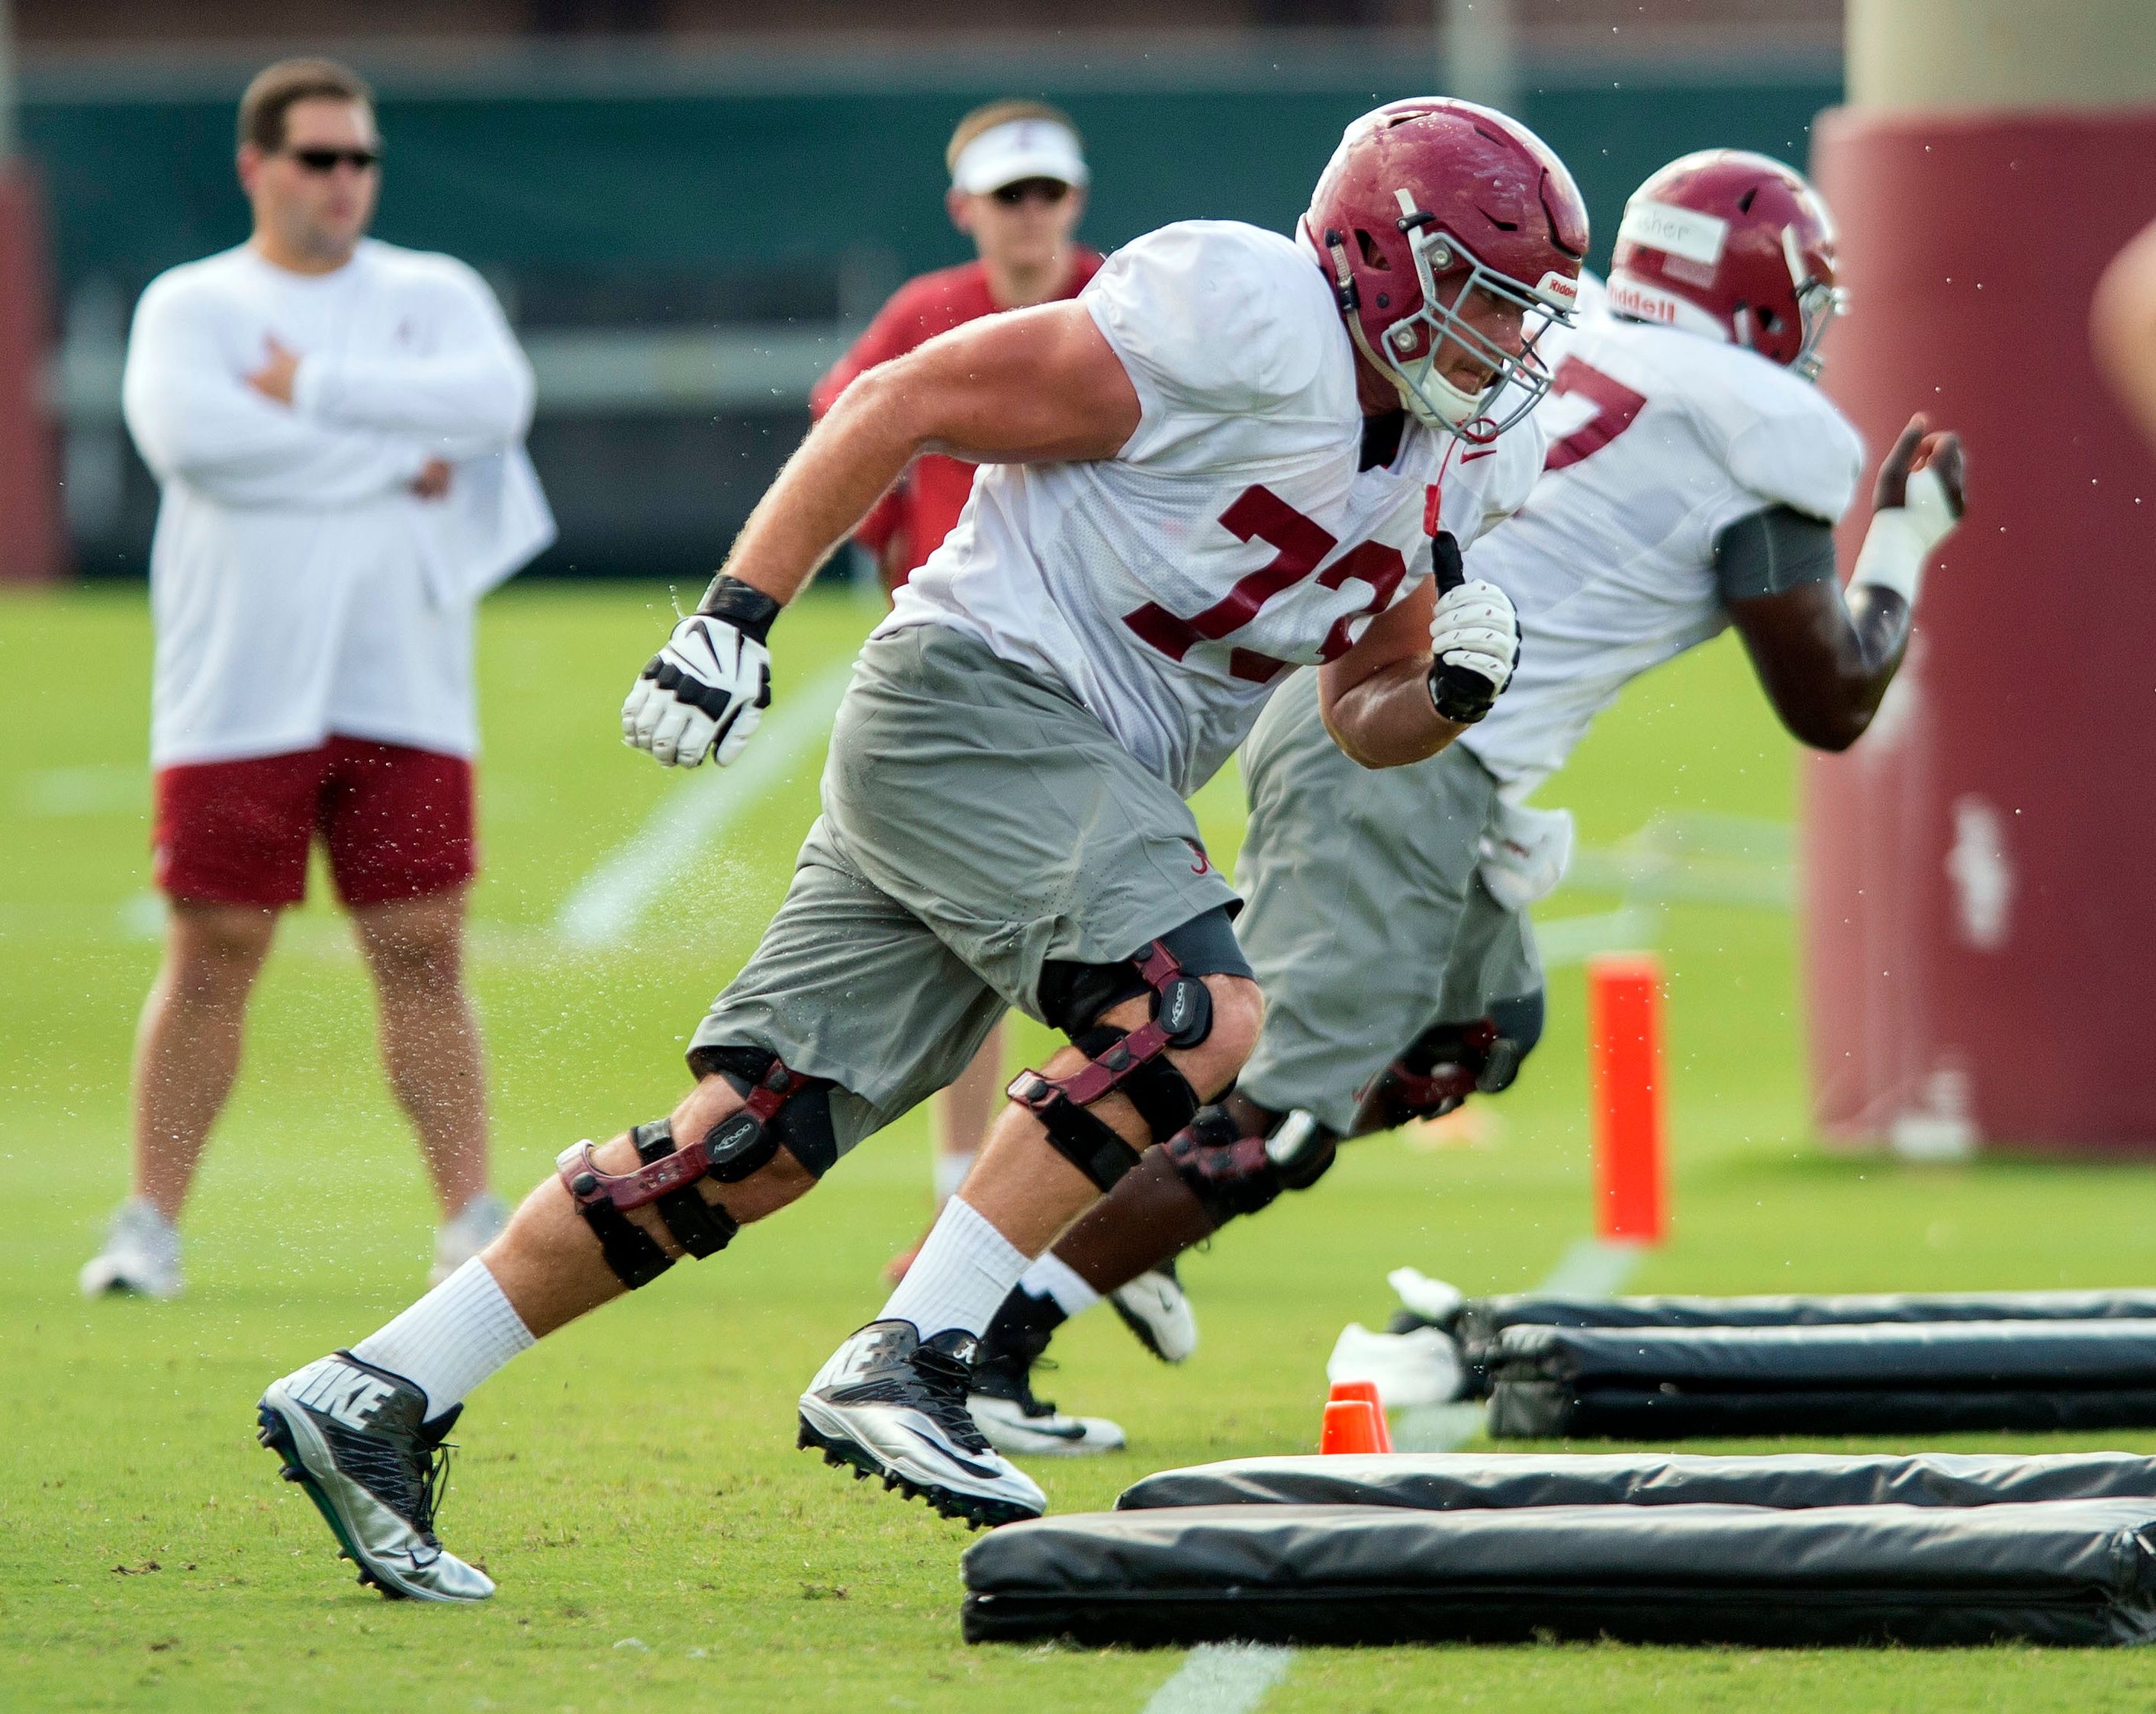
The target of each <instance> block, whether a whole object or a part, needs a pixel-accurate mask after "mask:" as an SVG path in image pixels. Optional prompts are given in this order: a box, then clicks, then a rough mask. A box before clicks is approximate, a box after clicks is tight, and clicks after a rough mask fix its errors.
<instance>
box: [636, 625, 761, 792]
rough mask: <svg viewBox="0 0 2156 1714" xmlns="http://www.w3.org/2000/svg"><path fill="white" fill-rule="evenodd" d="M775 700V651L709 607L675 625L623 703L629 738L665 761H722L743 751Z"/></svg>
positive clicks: (676, 763) (667, 764)
mask: <svg viewBox="0 0 2156 1714" xmlns="http://www.w3.org/2000/svg"><path fill="white" fill-rule="evenodd" d="M770 702H771V651H770V650H769V649H767V648H765V647H764V645H763V644H762V643H761V642H759V641H758V640H757V639H756V638H754V637H752V636H749V635H747V634H745V633H744V632H742V631H740V630H737V629H736V628H735V627H734V626H732V625H731V624H728V623H727V622H726V620H725V619H722V618H716V617H714V616H713V615H711V614H710V613H691V614H690V615H689V617H688V618H685V619H683V620H682V621H681V622H680V624H678V625H676V626H675V627H674V634H673V635H672V636H671V637H670V638H668V639H667V641H666V646H665V648H664V649H660V651H659V653H658V654H654V655H653V656H652V657H651V659H650V661H649V664H648V665H646V666H645V667H644V671H643V672H642V674H641V675H639V677H638V679H637V680H636V683H635V684H634V685H633V686H632V687H631V688H630V690H629V700H627V701H626V702H624V703H623V704H622V705H621V731H622V739H623V742H625V743H627V744H629V745H631V746H633V747H634V748H636V749H639V750H649V752H651V759H652V760H653V761H654V762H657V763H658V764H659V765H660V767H696V765H697V764H698V763H699V762H702V761H703V759H704V758H705V757H706V756H711V757H714V758H715V759H716V761H717V762H718V764H719V766H720V767H725V766H726V764H727V763H728V762H731V761H733V760H734V758H735V757H737V756H739V755H740V754H741V753H742V747H744V746H745V745H747V742H748V741H749V737H750V736H751V734H752V733H753V732H754V731H756V728H757V723H758V722H759V721H762V718H763V711H764V709H765V708H766V707H767V706H769V705H770Z"/></svg>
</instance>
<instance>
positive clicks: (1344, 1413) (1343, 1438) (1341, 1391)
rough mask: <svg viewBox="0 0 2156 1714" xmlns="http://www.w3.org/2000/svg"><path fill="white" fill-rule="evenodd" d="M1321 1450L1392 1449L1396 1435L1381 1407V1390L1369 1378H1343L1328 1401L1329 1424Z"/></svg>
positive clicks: (1323, 1432) (1319, 1442)
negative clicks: (1386, 1423)
mask: <svg viewBox="0 0 2156 1714" xmlns="http://www.w3.org/2000/svg"><path fill="white" fill-rule="evenodd" d="M1317 1450H1319V1451H1320V1452H1321V1453H1332V1452H1390V1451H1391V1450H1393V1437H1392V1435H1391V1434H1390V1433H1389V1432H1388V1431H1387V1429H1386V1428H1385V1414H1384V1412H1383V1410H1381V1409H1378V1389H1377V1388H1376V1386H1375V1385H1373V1383H1370V1382H1368V1381H1342V1382H1341V1383H1338V1384H1337V1385H1336V1386H1335V1387H1334V1388H1332V1398H1329V1399H1327V1401H1326V1404H1325V1425H1324V1427H1323V1428H1322V1429H1321V1430H1320V1431H1319V1434H1318V1437H1317Z"/></svg>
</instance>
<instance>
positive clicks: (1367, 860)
mask: <svg viewBox="0 0 2156 1714" xmlns="http://www.w3.org/2000/svg"><path fill="white" fill-rule="evenodd" d="M1242 766H1243V785H1244V789H1245V791H1246V792H1247V793H1249V796H1250V828H1249V830H1248V831H1247V832H1246V833H1245V835H1244V839H1243V854H1242V857H1241V859H1240V860H1239V861H1238V862H1237V864H1236V865H1235V878H1236V881H1237V883H1238V884H1239V885H1240V886H1241V887H1242V889H1243V890H1244V892H1245V895H1247V896H1248V898H1249V900H1250V908H1249V909H1248V910H1246V911H1245V912H1244V913H1243V915H1242V916H1241V918H1240V920H1239V921H1237V923H1236V925H1235V928H1236V937H1237V938H1238V939H1239V940H1240V941H1241V942H1242V943H1243V949H1244V951H1245V952H1247V953H1249V954H1250V962H1251V964H1252V966H1253V967H1255V969H1256V971H1257V972H1258V983H1259V985H1260V987H1261V988H1263V989H1264V990H1265V1028H1264V1029H1263V1031H1262V1032H1261V1033H1260V1035H1259V1037H1258V1045H1257V1049H1256V1051H1255V1053H1253V1054H1252V1055H1251V1056H1250V1064H1249V1065H1246V1066H1245V1067H1244V1068H1243V1073H1242V1075H1241V1076H1240V1078H1239V1079H1238V1080H1237V1086H1238V1087H1239V1088H1240V1089H1241V1090H1242V1091H1243V1092H1244V1093H1245V1095H1247V1096H1250V1099H1251V1100H1253V1101H1256V1102H1258V1103H1259V1104H1260V1106H1265V1107H1270V1109H1272V1110H1273V1111H1275V1112H1286V1111H1291V1110H1292V1109H1296V1108H1301V1109H1302V1110H1303V1111H1306V1112H1308V1113H1309V1114H1310V1115H1311V1116H1312V1117H1313V1118H1315V1119H1317V1121H1318V1122H1319V1123H1320V1124H1322V1125H1326V1126H1330V1127H1331V1128H1332V1129H1333V1130H1334V1131H1337V1132H1342V1133H1343V1134H1344V1133H1345V1132H1347V1130H1348V1129H1349V1128H1350V1126H1352V1124H1353V1121H1354V1117H1355V1110H1356V1108H1357V1107H1358V1106H1359V1105H1360V1104H1361V1100H1362V1096H1363V1092H1364V1091H1365V1090H1367V1089H1368V1087H1369V1085H1370V1084H1371V1082H1372V1081H1373V1080H1374V1079H1375V1078H1376V1077H1377V1075H1378V1073H1379V1072H1381V1071H1383V1070H1384V1068H1385V1067H1386V1066H1387V1065H1389V1064H1390V1063H1391V1062H1392V1061H1393V1060H1394V1059H1396V1058H1398V1057H1399V1055H1400V1054H1401V1053H1402V1052H1403V1051H1404V1049H1406V1048H1407V1047H1408V1046H1409V1044H1411V1043H1412V1042H1414V1039H1415V1038H1416V1037H1418V1036H1419V1035H1420V1034H1422V1033H1423V1032H1424V1030H1425V1029H1429V1028H1430V1026H1431V1025H1432V1024H1440V1023H1443V1024H1465V1023H1469V1022H1471V1021H1472V1020H1473V1019H1477V1018H1480V1017H1481V1016H1483V1015H1484V1014H1486V1012H1488V1010H1489V1009H1490V1006H1491V1003H1492V1002H1493V1001H1496V1000H1503V999H1511V998H1516V997H1518V996H1522V995H1526V994H1530V993H1533V992H1534V991H1535V990H1536V989H1537V988H1540V987H1541V986H1542V983H1543V972H1542V959H1541V957H1540V956H1539V955H1538V954H1537V952H1536V950H1535V938H1534V930H1533V928H1532V926H1531V925H1530V924H1529V922H1528V921H1527V915H1526V913H1525V912H1524V911H1509V910H1507V909H1506V908H1505V907H1504V906H1501V905H1500V904H1499V903H1498V902H1497V901H1496V900H1495V899H1494V898H1492V897H1491V895H1490V893H1489V890H1487V889H1486V887H1485V886H1484V885H1483V884H1482V879H1481V875H1478V874H1477V873H1476V861H1477V859H1478V857H1479V854H1480V847H1481V839H1482V834H1483V830H1484V829H1485V828H1486V826H1487V825H1488V824H1489V823H1490V821H1491V819H1492V817H1493V816H1494V815H1495V814H1496V813H1497V811H1498V808H1499V804H1498V796H1497V783H1496V780H1495V779H1494V778H1492V777H1491V774H1490V772H1489V771H1488V770H1487V769H1486V768H1485V767H1483V765H1482V764H1481V762H1478V761H1477V760H1476V758H1475V757H1474V756H1473V755H1472V754H1471V752H1469V751H1468V750H1467V749H1466V748H1465V747H1463V746H1460V745H1459V744H1455V745H1452V746H1451V747H1450V748H1448V749H1445V750H1443V751H1440V752H1439V753H1438V754H1437V755H1435V756H1433V757H1430V760H1428V761H1427V762H1416V763H1414V765H1412V766H1411V767H1388V768H1366V767H1362V766H1360V765H1359V764H1358V763H1357V762H1352V761H1350V760H1349V759H1348V758H1347V757H1346V756H1345V755H1343V754H1342V752H1341V751H1340V747H1338V746H1337V744H1335V743H1334V742H1332V736H1331V735H1330V734H1329V733H1327V731H1326V730H1325V723H1324V721H1323V720H1322V718H1321V717H1320V716H1319V714H1318V711H1317V674H1316V673H1315V672H1307V671H1306V672H1300V673H1297V674H1296V675H1295V676H1294V677H1293V678H1292V679H1291V680H1288V682H1287V683H1286V685H1284V686H1282V687H1281V690H1280V691H1279V692H1278V693H1277V694H1276V695H1275V696H1274V697H1273V699H1272V700H1271V701H1270V703H1269V704H1267V705H1266V707H1265V712H1264V713H1263V714H1262V715H1260V716H1259V719H1258V723H1257V725H1256V726H1255V728H1253V729H1252V731H1251V733H1250V737H1249V738H1248V739H1246V740H1245V742H1244V745H1243V751H1242Z"/></svg>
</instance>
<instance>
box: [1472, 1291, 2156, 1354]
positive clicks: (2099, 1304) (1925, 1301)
mask: <svg viewBox="0 0 2156 1714" xmlns="http://www.w3.org/2000/svg"><path fill="white" fill-rule="evenodd" d="M1874 1321H2156V1291H1922V1292H1906V1293H1893V1294H1886V1293H1872V1294H1865V1295H1852V1296H1842V1297H1570V1296H1555V1295H1552V1294H1548V1293H1541V1292H1536V1293H1522V1294H1520V1295H1517V1296H1507V1297H1471V1298H1469V1299H1468V1300H1467V1301H1466V1302H1465V1303H1463V1304H1462V1305H1460V1309H1459V1311H1458V1312H1457V1313H1456V1314H1455V1316H1454V1318H1453V1323H1452V1326H1451V1327H1450V1328H1448V1329H1447V1331H1448V1332H1451V1333H1453V1334H1454V1335H1455V1337H1458V1338H1459V1339H1460V1342H1462V1343H1463V1344H1466V1345H1469V1346H1479V1345H1488V1344H1492V1343H1494V1342H1496V1337H1497V1336H1498V1335H1499V1334H1500V1333H1501V1332H1504V1330H1505V1329H1506V1328H1507V1327H1842V1326H1850V1325H1856V1324H1861V1323H1867V1322H1874Z"/></svg>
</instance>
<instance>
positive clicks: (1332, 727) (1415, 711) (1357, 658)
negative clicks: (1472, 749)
mask: <svg viewBox="0 0 2156 1714" xmlns="http://www.w3.org/2000/svg"><path fill="white" fill-rule="evenodd" d="M1435 605H1436V601H1435V592H1434V591H1433V590H1432V588H1431V587H1430V584H1428V583H1424V584H1423V585H1421V586H1420V587H1419V588H1417V589H1416V590H1415V591H1414V593H1412V594H1410V595H1409V596H1408V597H1406V598H1404V600H1402V601H1400V602H1399V603H1397V604H1395V605H1394V606H1393V607H1390V608H1387V609H1386V610H1385V611H1384V612H1383V613H1379V614H1378V616H1377V617H1376V618H1373V619H1372V620H1371V621H1370V624H1369V625H1368V628H1367V629H1365V630H1364V631H1363V634H1362V635H1361V636H1360V637H1359V638H1358V639H1356V642H1355V646H1354V647H1353V649H1349V650H1348V651H1347V653H1346V654H1343V655H1342V656H1341V657H1340V658H1339V659H1337V660H1334V661H1328V662H1327V663H1326V665H1323V666H1321V667H1320V668H1318V670H1317V708H1318V712H1319V713H1320V714H1321V715H1322V716H1323V717H1324V721H1325V729H1326V731H1328V732H1330V733H1332V742H1334V743H1336V744H1337V745H1338V746H1339V747H1340V748H1341V750H1342V752H1344V753H1345V754H1346V755H1347V757H1349V758H1350V759H1351V760H1353V761H1355V762H1360V763H1361V764H1362V765H1363V767H1405V766H1407V764H1408V763H1409V762H1420V761H1422V760H1424V758H1425V757H1431V756H1435V755H1436V754H1437V752H1439V751H1440V750H1442V749H1443V748H1445V746H1446V745H1447V744H1450V742H1452V741H1453V740H1454V739H1455V738H1456V737H1458V736H1460V733H1462V732H1464V731H1466V730H1467V729H1466V727H1465V726H1461V725H1460V724H1459V723H1458V722H1456V721H1449V720H1446V719H1445V718H1444V717H1443V716H1440V714H1439V713H1438V711H1437V708H1436V705H1435V704H1434V703H1433V702H1432V701H1431V700H1430V613H1431V611H1432V610H1433V608H1435Z"/></svg>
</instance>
